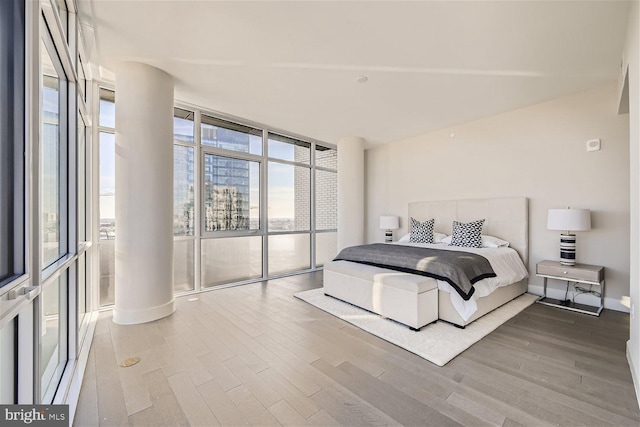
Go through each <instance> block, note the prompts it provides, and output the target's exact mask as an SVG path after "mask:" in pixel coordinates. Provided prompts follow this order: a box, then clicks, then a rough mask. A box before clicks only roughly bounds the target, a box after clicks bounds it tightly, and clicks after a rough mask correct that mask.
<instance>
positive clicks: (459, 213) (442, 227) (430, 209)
mask: <svg viewBox="0 0 640 427" xmlns="http://www.w3.org/2000/svg"><path fill="white" fill-rule="evenodd" d="M411 217H413V218H415V219H417V220H419V221H426V220H429V219H431V218H434V219H435V228H434V231H437V232H439V233H445V234H447V235H449V234H451V223H452V222H453V221H454V220H456V221H461V222H470V221H475V220H477V219H483V218H484V219H485V222H484V226H483V227H482V234H488V235H491V236H495V237H499V238H501V239H503V240H507V241H508V242H509V244H510V245H509V246H510V247H512V248H513V249H515V250H516V251H517V252H518V253H519V254H520V257H521V258H522V260H523V261H524V265H528V262H529V203H528V200H527V198H526V197H505V198H498V199H468V200H447V201H433V202H413V203H409V218H411ZM409 223H410V221H409V220H407V226H408V227H409V228H410V225H409Z"/></svg>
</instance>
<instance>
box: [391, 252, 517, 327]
mask: <svg viewBox="0 0 640 427" xmlns="http://www.w3.org/2000/svg"><path fill="white" fill-rule="evenodd" d="M394 244H397V245H406V246H417V247H423V248H433V249H441V250H445V251H447V250H448V251H463V252H471V253H474V254H478V255H481V256H483V257H485V258H486V259H487V260H488V261H489V263H490V264H491V267H492V268H493V271H495V273H496V277H490V278H488V279H483V280H480V281H479V282H476V283H475V284H474V285H473V287H474V288H475V292H474V293H473V295H472V297H471V298H470V299H469V300H468V301H465V300H463V299H462V297H461V296H460V295H459V294H458V292H456V291H455V290H454V289H453V288H452V287H451V285H450V284H448V283H447V282H445V281H444V280H436V282H438V289H439V290H441V291H444V292H447V293H448V294H449V295H450V298H451V305H453V307H454V308H455V309H456V311H457V312H458V314H459V315H460V317H462V319H464V320H465V321H466V320H468V319H469V318H470V317H471V316H473V313H475V312H476V311H477V310H478V304H477V303H476V300H477V299H478V298H482V297H484V296H487V295H489V294H490V293H491V292H493V291H495V290H496V289H498V288H499V287H502V286H507V285H510V284H512V283H515V282H519V281H520V280H522V279H524V278H526V277H528V276H529V273H528V272H527V268H526V267H525V266H524V263H523V262H522V259H520V255H518V253H517V252H516V251H515V250H513V249H511V248H508V247H501V248H461V247H458V246H448V245H446V244H442V243H433V244H429V243H409V242H406V243H400V242H394ZM434 280H435V279H434Z"/></svg>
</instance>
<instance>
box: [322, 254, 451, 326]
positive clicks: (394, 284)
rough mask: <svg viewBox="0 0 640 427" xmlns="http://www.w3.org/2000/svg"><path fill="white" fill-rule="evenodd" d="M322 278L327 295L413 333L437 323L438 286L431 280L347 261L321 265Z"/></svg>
mask: <svg viewBox="0 0 640 427" xmlns="http://www.w3.org/2000/svg"><path fill="white" fill-rule="evenodd" d="M324 278H325V280H324V293H325V294H326V295H329V296H332V297H334V298H338V299H340V300H342V301H346V302H348V303H350V304H353V305H356V306H358V307H362V308H364V309H366V310H369V311H372V312H374V313H377V314H379V315H381V316H384V317H387V318H389V319H393V320H395V321H397V322H400V323H403V324H405V325H407V326H409V327H411V328H413V329H420V328H421V327H423V326H425V325H427V324H429V323H431V322H435V321H436V320H437V319H438V285H437V282H436V280H435V279H432V278H430V277H425V276H419V275H415V274H409V273H403V272H400V271H394V270H389V269H386V268H380V267H374V266H370V265H365V264H356V263H352V262H348V261H331V262H328V263H326V264H325V265H324ZM327 278H330V279H331V280H327Z"/></svg>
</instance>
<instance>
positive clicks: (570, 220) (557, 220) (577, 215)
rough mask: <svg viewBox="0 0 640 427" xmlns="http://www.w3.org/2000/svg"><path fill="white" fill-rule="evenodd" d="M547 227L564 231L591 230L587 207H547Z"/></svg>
mask: <svg viewBox="0 0 640 427" xmlns="http://www.w3.org/2000/svg"><path fill="white" fill-rule="evenodd" d="M547 229H549V230H566V231H587V230H591V211H589V209H549V215H548V216H547Z"/></svg>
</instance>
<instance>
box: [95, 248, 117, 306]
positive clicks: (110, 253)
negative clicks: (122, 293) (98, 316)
mask: <svg viewBox="0 0 640 427" xmlns="http://www.w3.org/2000/svg"><path fill="white" fill-rule="evenodd" d="M98 258H99V264H98V268H99V279H100V296H99V300H100V307H104V306H106V305H111V304H113V303H114V302H115V301H116V298H115V290H116V242H115V240H101V241H100V243H99V244H98Z"/></svg>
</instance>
